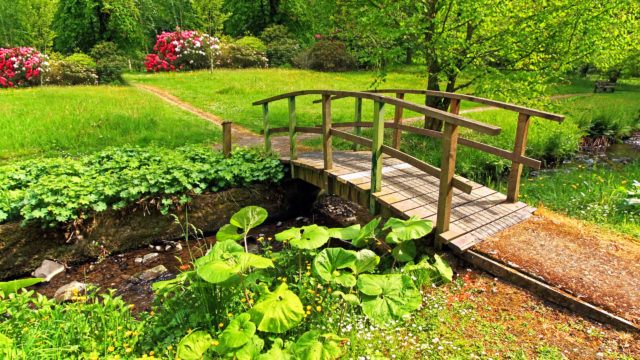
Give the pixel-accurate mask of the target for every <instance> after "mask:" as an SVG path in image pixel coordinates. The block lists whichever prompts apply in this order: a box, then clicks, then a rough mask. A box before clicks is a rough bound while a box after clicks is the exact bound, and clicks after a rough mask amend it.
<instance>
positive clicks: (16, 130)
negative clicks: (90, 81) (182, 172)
mask: <svg viewBox="0 0 640 360" xmlns="http://www.w3.org/2000/svg"><path fill="white" fill-rule="evenodd" d="M0 103H2V111H1V112H0V129H2V131H0V161H7V160H10V159H15V158H24V157H33V156H38V155H45V156H46V155H59V154H64V153H68V154H71V155H76V154H81V153H89V152H92V151H95V150H100V149H102V148H105V147H108V146H120V145H140V146H145V145H149V144H156V145H159V146H164V147H177V146H180V145H184V144H192V143H214V142H219V139H220V138H221V131H220V129H219V127H218V126H216V125H214V124H212V123H210V122H207V121H205V120H202V119H200V118H198V117H196V116H193V115H191V114H189V113H187V112H185V111H183V110H181V109H178V108H175V107H173V106H171V105H169V104H166V103H164V102H163V101H161V100H159V99H158V98H156V97H154V96H153V95H150V94H148V93H146V92H143V91H140V90H137V89H135V88H132V87H114V86H87V87H84V86H83V87H41V88H32V89H18V90H3V91H0Z"/></svg>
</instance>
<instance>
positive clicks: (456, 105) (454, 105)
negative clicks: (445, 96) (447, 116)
mask: <svg viewBox="0 0 640 360" xmlns="http://www.w3.org/2000/svg"><path fill="white" fill-rule="evenodd" d="M449 112H450V113H452V114H455V115H459V114H460V99H451V104H449Z"/></svg>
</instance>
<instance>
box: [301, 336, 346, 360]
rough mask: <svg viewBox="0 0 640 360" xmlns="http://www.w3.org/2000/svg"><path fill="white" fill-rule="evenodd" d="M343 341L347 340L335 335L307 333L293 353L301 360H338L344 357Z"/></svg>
mask: <svg viewBox="0 0 640 360" xmlns="http://www.w3.org/2000/svg"><path fill="white" fill-rule="evenodd" d="M343 341H346V339H345V338H341V337H339V336H338V335H335V334H322V333H321V332H320V331H317V330H313V331H307V332H306V333H304V334H303V335H302V336H301V337H300V338H299V339H298V340H297V341H296V342H295V344H294V345H293V346H292V351H293V354H294V356H295V357H296V358H297V359H300V360H336V359H339V358H341V357H342V355H343V352H344V347H343V346H342V342H343Z"/></svg>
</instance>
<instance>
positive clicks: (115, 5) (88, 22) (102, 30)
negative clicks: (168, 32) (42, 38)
mask: <svg viewBox="0 0 640 360" xmlns="http://www.w3.org/2000/svg"><path fill="white" fill-rule="evenodd" d="M53 28H54V30H55V32H56V38H55V40H54V48H55V49H56V50H57V51H60V52H63V53H72V52H74V51H76V50H80V51H83V52H88V51H89V50H90V49H91V48H92V47H93V46H94V45H96V44H97V43H98V42H100V41H110V42H114V43H115V44H116V45H117V46H118V47H119V48H120V49H122V50H124V51H126V52H128V53H130V54H131V53H133V52H135V51H136V50H137V49H140V48H141V47H142V43H143V41H144V33H143V27H142V25H141V17H140V12H139V10H138V7H137V4H136V2H135V1H134V0H60V3H59V5H58V10H57V12H56V15H55V18H54V22H53Z"/></svg>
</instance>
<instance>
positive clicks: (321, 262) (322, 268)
mask: <svg viewBox="0 0 640 360" xmlns="http://www.w3.org/2000/svg"><path fill="white" fill-rule="evenodd" d="M355 262H356V254H355V252H354V251H348V250H344V249H342V248H329V249H324V250H322V251H321V252H320V253H319V254H318V255H317V256H316V257H315V258H314V259H313V273H314V275H316V276H317V277H319V278H320V279H321V280H323V281H324V282H325V283H331V284H336V285H339V286H344V287H349V288H350V287H353V286H354V285H355V284H356V277H355V276H353V275H351V274H350V273H348V272H341V271H340V270H342V269H345V268H353V267H354V266H355V265H354V264H355Z"/></svg>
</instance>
